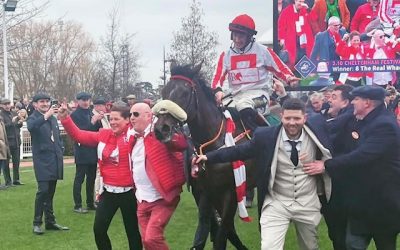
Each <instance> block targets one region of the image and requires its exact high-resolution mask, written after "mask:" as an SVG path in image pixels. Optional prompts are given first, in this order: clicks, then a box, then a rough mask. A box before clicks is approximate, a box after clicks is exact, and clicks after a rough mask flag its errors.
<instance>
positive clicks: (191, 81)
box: [170, 75, 199, 116]
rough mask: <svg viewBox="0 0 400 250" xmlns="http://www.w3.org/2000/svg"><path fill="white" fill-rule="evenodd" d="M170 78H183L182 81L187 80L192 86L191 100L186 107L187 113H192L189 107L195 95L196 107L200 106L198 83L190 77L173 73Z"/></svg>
mask: <svg viewBox="0 0 400 250" xmlns="http://www.w3.org/2000/svg"><path fill="white" fill-rule="evenodd" d="M170 79H172V80H182V81H185V82H187V83H189V86H190V87H191V88H192V91H190V97H189V102H188V103H187V105H186V107H185V108H184V110H185V111H187V112H186V113H188V114H189V113H190V112H189V111H190V110H189V109H190V104H191V103H192V99H193V96H194V98H195V109H197V108H198V106H199V100H198V98H197V93H196V83H195V82H194V81H193V80H192V79H190V78H189V77H186V76H182V75H173V76H171V77H170ZM188 116H189V115H188Z"/></svg>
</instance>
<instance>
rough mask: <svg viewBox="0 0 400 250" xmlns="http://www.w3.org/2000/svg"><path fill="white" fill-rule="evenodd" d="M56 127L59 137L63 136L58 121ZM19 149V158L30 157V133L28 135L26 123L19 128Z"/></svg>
mask: <svg viewBox="0 0 400 250" xmlns="http://www.w3.org/2000/svg"><path fill="white" fill-rule="evenodd" d="M58 127H59V129H60V133H61V135H65V134H66V132H65V130H64V127H63V126H62V125H61V123H60V121H58ZM20 136H21V147H20V158H21V159H23V158H27V157H32V140H31V133H29V131H28V128H27V127H26V122H24V123H23V125H22V127H21V133H20Z"/></svg>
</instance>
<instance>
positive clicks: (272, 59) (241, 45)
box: [211, 14, 298, 131]
mask: <svg viewBox="0 0 400 250" xmlns="http://www.w3.org/2000/svg"><path fill="white" fill-rule="evenodd" d="M229 30H230V31H231V40H232V42H233V43H232V45H231V47H230V48H229V49H228V50H227V51H225V52H223V53H222V54H221V55H220V57H219V61H218V64H217V68H216V72H215V75H214V78H213V82H212V85H211V87H212V88H213V89H214V90H215V98H216V101H217V103H218V104H221V102H222V98H223V97H224V93H223V92H222V85H223V83H224V81H225V79H226V77H228V82H229V89H230V91H231V99H232V104H233V105H234V106H235V108H236V109H237V110H238V111H239V113H240V117H241V118H242V120H243V122H244V124H245V126H246V128H247V129H250V130H251V131H254V130H255V129H256V127H257V126H258V124H257V111H255V110H254V108H255V102H254V100H255V99H256V100H263V99H264V100H266V103H265V104H266V105H268V101H269V92H271V87H272V74H274V75H275V76H276V77H278V78H280V79H282V80H284V81H286V82H291V81H297V80H298V78H296V77H295V76H294V74H293V73H292V71H291V70H290V69H289V68H288V67H287V66H286V65H285V64H284V63H283V62H282V61H281V60H280V59H279V57H278V56H277V55H276V54H275V53H274V52H273V51H272V49H269V48H267V47H266V46H264V45H261V44H260V43H258V42H256V41H255V39H254V37H253V36H254V35H256V34H257V31H256V30H255V23H254V21H253V19H252V18H251V17H250V16H248V15H246V14H243V15H239V16H237V17H236V18H235V19H233V21H232V22H231V23H230V24H229ZM271 73H272V74H271Z"/></svg>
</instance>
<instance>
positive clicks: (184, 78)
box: [170, 75, 224, 154]
mask: <svg viewBox="0 0 400 250" xmlns="http://www.w3.org/2000/svg"><path fill="white" fill-rule="evenodd" d="M170 79H173V80H182V81H185V82H187V83H189V85H190V87H192V91H191V92H190V97H189V102H188V104H187V106H186V109H185V110H187V111H189V107H190V104H191V102H192V97H193V96H194V97H195V98H196V102H195V105H196V107H195V108H196V109H197V108H198V105H199V100H198V98H197V93H196V83H195V82H194V81H193V80H192V79H190V78H188V77H186V76H182V75H173V76H171V77H170ZM223 127H224V119H222V121H221V125H220V128H219V130H218V133H217V135H216V136H215V137H214V138H213V139H211V140H210V141H207V142H205V143H202V144H200V145H199V146H200V147H199V152H200V154H203V149H204V148H205V147H207V146H209V145H211V144H213V143H214V142H215V141H216V140H217V139H218V138H219V137H220V135H221V133H222V128H223Z"/></svg>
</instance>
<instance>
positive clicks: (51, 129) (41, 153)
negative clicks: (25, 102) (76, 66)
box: [27, 94, 69, 235]
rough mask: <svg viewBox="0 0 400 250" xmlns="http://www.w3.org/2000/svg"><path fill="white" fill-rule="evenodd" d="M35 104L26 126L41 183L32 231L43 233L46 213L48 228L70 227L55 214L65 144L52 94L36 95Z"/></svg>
mask: <svg viewBox="0 0 400 250" xmlns="http://www.w3.org/2000/svg"><path fill="white" fill-rule="evenodd" d="M33 104H34V107H35V109H36V110H35V111H34V112H33V113H32V115H30V116H29V118H28V120H27V125H28V130H29V132H30V133H31V138H32V155H33V168H34V171H35V177H36V181H37V183H38V191H37V193H36V199H35V215H34V219H33V233H34V234H37V235H40V234H43V233H44V231H43V229H42V228H41V227H40V226H41V224H42V216H43V213H44V216H45V228H46V229H47V230H68V229H69V228H67V227H63V226H60V225H58V224H57V223H56V219H55V216H54V213H53V197H54V193H55V191H56V185H57V180H62V178H63V143H62V140H61V136H60V130H59V128H58V123H57V119H56V118H55V117H54V116H53V115H54V114H55V113H57V110H58V108H57V107H56V106H52V107H50V97H49V96H48V95H47V94H37V95H35V96H34V97H33Z"/></svg>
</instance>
